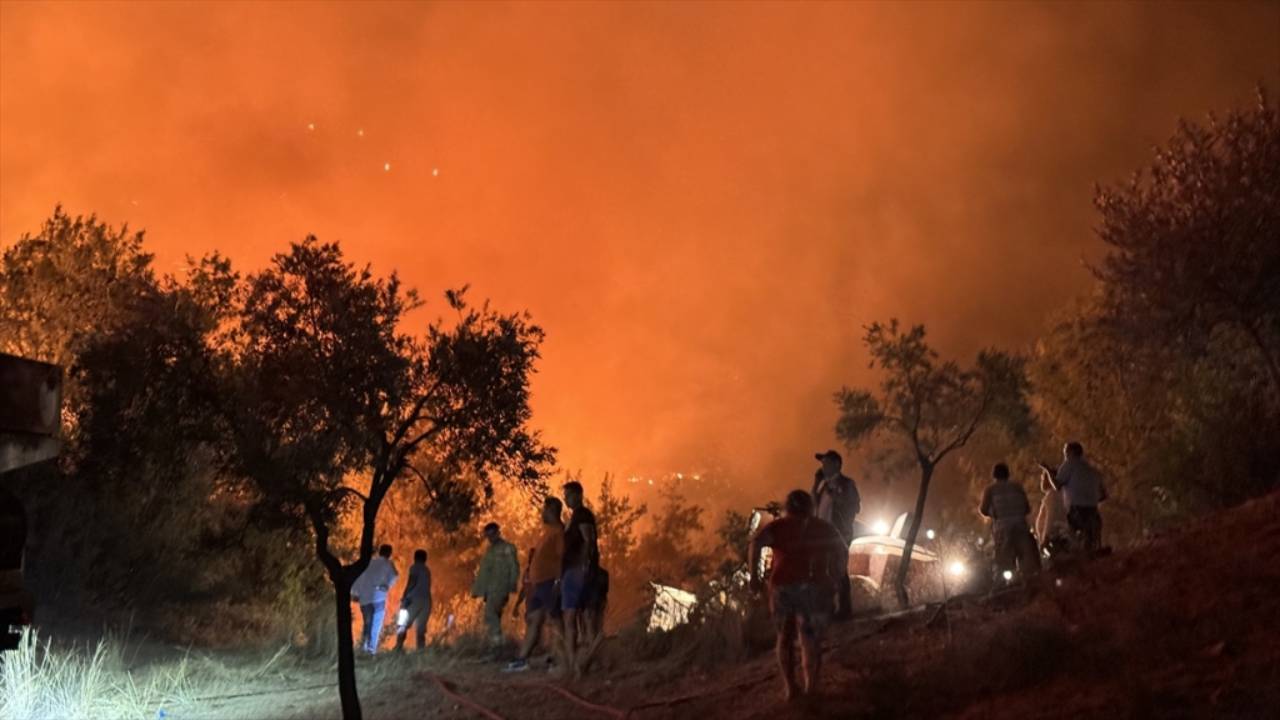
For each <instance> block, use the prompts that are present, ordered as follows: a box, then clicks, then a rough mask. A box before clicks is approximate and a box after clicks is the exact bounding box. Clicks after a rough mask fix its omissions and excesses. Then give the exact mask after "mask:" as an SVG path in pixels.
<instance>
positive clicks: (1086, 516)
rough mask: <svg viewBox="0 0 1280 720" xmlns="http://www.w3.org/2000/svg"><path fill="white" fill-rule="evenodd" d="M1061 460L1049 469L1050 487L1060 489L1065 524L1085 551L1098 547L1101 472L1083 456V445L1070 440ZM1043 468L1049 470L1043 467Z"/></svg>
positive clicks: (1102, 492) (1102, 496)
mask: <svg viewBox="0 0 1280 720" xmlns="http://www.w3.org/2000/svg"><path fill="white" fill-rule="evenodd" d="M1062 457H1063V462H1062V465H1061V466H1060V467H1058V469H1057V470H1056V471H1054V472H1053V477H1052V478H1051V479H1052V481H1053V486H1054V487H1055V488H1058V489H1059V490H1061V491H1062V494H1063V499H1064V500H1065V501H1066V506H1067V523H1068V524H1069V525H1070V526H1071V531H1072V532H1074V533H1076V534H1077V535H1078V536H1079V537H1080V538H1081V539H1082V540H1083V542H1084V547H1085V550H1087V551H1089V552H1091V553H1092V552H1096V551H1097V550H1098V549H1099V548H1101V547H1102V515H1101V514H1099V512H1098V505H1099V504H1101V503H1102V502H1103V501H1104V500H1106V499H1107V488H1106V486H1104V485H1103V484H1102V473H1100V472H1098V469H1097V468H1095V467H1094V466H1092V465H1090V464H1089V462H1088V461H1087V460H1085V459H1084V446H1083V445H1081V444H1080V443H1078V442H1075V441H1072V442H1069V443H1067V444H1066V446H1064V447H1063V448H1062ZM1046 469H1051V468H1047V467H1046Z"/></svg>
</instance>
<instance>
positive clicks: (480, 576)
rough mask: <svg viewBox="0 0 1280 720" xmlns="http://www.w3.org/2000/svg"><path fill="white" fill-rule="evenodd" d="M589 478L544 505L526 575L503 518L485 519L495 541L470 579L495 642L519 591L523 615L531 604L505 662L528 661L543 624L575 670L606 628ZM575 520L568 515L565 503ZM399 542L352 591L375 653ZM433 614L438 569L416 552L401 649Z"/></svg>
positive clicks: (523, 665)
mask: <svg viewBox="0 0 1280 720" xmlns="http://www.w3.org/2000/svg"><path fill="white" fill-rule="evenodd" d="M583 500H584V493H583V489H582V485H581V484H580V483H577V482H570V483H566V484H565V486H564V500H563V501H562V500H561V499H559V498H555V497H548V498H546V499H545V500H544V501H543V504H542V510H541V521H542V528H541V533H540V535H539V539H538V543H537V545H536V546H535V547H533V548H531V549H530V550H529V555H528V561H527V563H526V565H525V569H524V573H523V578H522V577H521V571H520V564H519V559H518V554H517V551H516V548H515V546H514V545H512V544H511V543H510V542H508V541H507V540H506V539H504V538H503V537H502V529H501V528H500V527H499V526H498V524H497V523H492V522H491V523H489V524H488V525H485V527H484V530H483V533H484V539H485V541H486V542H487V543H488V546H487V548H486V549H485V552H484V555H483V556H482V557H481V559H480V567H479V570H478V571H477V573H476V577H475V581H474V582H473V583H472V585H471V596H472V597H473V598H476V599H479V600H480V601H482V602H483V608H484V609H483V613H484V624H485V629H486V634H487V637H488V640H489V643H490V644H491V646H493V647H500V646H501V645H502V644H503V633H502V617H503V612H504V611H505V610H506V607H507V605H508V603H509V602H510V600H511V596H512V595H513V594H515V595H516V604H515V608H514V610H513V615H516V616H518V615H519V613H520V607H521V605H523V606H524V612H525V635H524V639H523V642H522V643H521V645H520V648H519V652H518V653H517V655H516V658H515V659H514V660H512V661H511V662H510V663H508V664H507V666H506V668H505V670H507V671H509V672H520V671H523V670H527V669H528V667H529V664H528V660H529V657H530V656H531V655H532V654H533V651H534V650H535V649H536V648H537V646H538V643H539V641H540V639H541V636H542V632H543V630H544V628H550V629H551V631H552V634H553V636H554V638H555V640H554V645H555V646H556V647H558V648H559V649H560V650H561V652H560V654H561V656H562V657H563V660H564V663H565V666H566V667H567V668H568V669H569V671H571V672H574V673H580V672H582V671H583V670H584V669H585V668H586V666H587V664H589V663H590V661H591V656H592V655H593V654H594V652H595V650H596V649H597V648H598V647H599V644H600V640H601V639H602V634H601V629H602V626H603V622H604V611H605V607H606V604H607V602H608V596H609V573H608V572H607V571H606V570H605V569H604V568H602V567H601V566H600V548H599V543H598V542H597V537H596V517H595V514H594V513H592V512H591V510H590V509H589V508H587V507H586V505H585V503H584V502H583ZM566 506H567V507H568V508H569V512H570V515H569V522H568V524H567V525H566V524H565V523H564V522H563V519H562V515H563V512H564V508H565V507H566ZM391 554H392V548H391V546H390V545H383V546H381V547H380V548H378V555H377V557H374V558H373V559H372V560H370V561H369V566H368V567H367V568H366V569H365V570H364V572H363V573H361V574H360V576H359V577H358V578H357V579H356V581H355V583H354V584H353V585H352V588H351V595H352V598H353V599H354V600H355V602H356V603H357V604H359V606H360V615H361V619H362V621H363V622H362V627H361V635H360V648H361V649H362V650H363V651H364V652H365V653H366V654H369V655H374V654H376V653H377V651H378V645H379V641H380V639H381V632H382V628H383V624H384V622H385V616H386V606H387V596H388V594H389V593H390V591H391V588H392V587H393V586H394V585H395V584H396V581H397V579H398V578H399V573H398V572H397V571H396V567H395V564H394V563H393V562H392V561H391ZM430 618H431V570H430V568H429V567H428V566H427V551H426V550H421V549H419V550H417V551H415V552H414V562H413V566H412V567H411V568H410V570H409V581H408V585H407V586H406V587H405V590H404V594H403V595H402V596H401V599H400V611H399V613H398V616H397V621H396V627H397V632H396V650H403V649H404V645H405V638H406V636H407V635H408V633H409V628H411V627H412V628H414V630H415V631H416V639H417V646H418V648H419V649H422V648H423V647H425V645H426V640H427V637H426V636H427V622H428V621H429V620H430Z"/></svg>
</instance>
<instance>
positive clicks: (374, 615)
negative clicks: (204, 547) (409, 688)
mask: <svg viewBox="0 0 1280 720" xmlns="http://www.w3.org/2000/svg"><path fill="white" fill-rule="evenodd" d="M398 577H400V573H398V572H396V566H395V565H394V564H392V562H391V546H390V545H383V546H382V547H380V548H378V557H375V558H373V559H372V560H370V561H369V567H367V568H365V569H364V572H362V573H360V577H358V578H356V581H355V584H353V585H352V586H351V599H353V600H355V601H356V603H357V604H358V605H359V606H360V618H361V620H362V622H363V625H362V626H361V628H360V647H361V648H362V649H363V650H364V651H365V652H366V653H369V654H370V655H374V654H377V652H378V641H379V640H381V639H382V622H383V620H384V619H385V618H386V615H387V593H388V591H390V590H391V586H393V585H395V584H396V578H398Z"/></svg>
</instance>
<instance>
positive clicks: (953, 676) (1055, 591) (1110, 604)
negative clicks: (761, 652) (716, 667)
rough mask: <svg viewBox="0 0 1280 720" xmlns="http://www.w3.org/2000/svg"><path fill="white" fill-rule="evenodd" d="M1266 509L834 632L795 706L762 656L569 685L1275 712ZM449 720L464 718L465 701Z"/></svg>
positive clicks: (826, 699)
mask: <svg viewBox="0 0 1280 720" xmlns="http://www.w3.org/2000/svg"><path fill="white" fill-rule="evenodd" d="M1278 511H1280V495H1272V496H1269V497H1266V498H1262V499H1259V500H1256V501H1254V502H1251V503H1249V504H1247V505H1244V506H1242V507H1239V508H1236V509H1234V510H1231V511H1229V512H1226V513H1223V514H1221V515H1218V516H1216V517H1213V518H1209V519H1205V520H1202V521H1199V522H1196V523H1194V524H1192V525H1190V526H1187V527H1185V528H1183V529H1182V530H1180V531H1179V532H1177V533H1176V534H1172V535H1169V536H1166V537H1163V538H1158V539H1155V540H1152V541H1150V542H1149V543H1147V544H1146V545H1145V546H1143V547H1140V548H1137V549H1134V550H1131V551H1127V552H1124V553H1119V554H1117V555H1115V556H1112V557H1107V558H1102V559H1099V560H1095V561H1092V562H1087V563H1081V564H1079V565H1077V566H1074V567H1070V568H1065V569H1062V570H1060V571H1059V572H1056V573H1054V574H1052V575H1049V576H1046V577H1044V578H1042V579H1041V581H1040V582H1039V583H1037V584H1036V585H1035V586H1034V587H1032V588H1030V589H1029V591H1028V592H1025V593H1009V594H1005V595H1003V596H1001V597H999V598H993V599H988V598H981V599H966V600H962V601H959V602H956V603H954V604H953V606H952V607H951V608H949V610H948V612H947V614H946V615H945V616H944V615H940V614H936V613H933V612H923V613H917V614H915V615H911V616H906V617H901V618H897V619H894V620H889V621H876V622H860V623H854V624H851V625H847V626H842V627H840V628H838V629H837V630H836V631H835V632H833V633H832V634H831V636H830V637H829V640H828V643H827V645H828V653H827V660H826V670H827V672H826V685H825V693H824V695H823V696H822V697H820V698H818V699H813V700H810V701H807V702H802V703H797V704H786V703H783V702H781V701H780V700H779V699H778V689H777V682H776V677H775V675H774V673H773V666H772V662H771V658H770V657H767V656H762V657H758V658H755V659H753V660H751V661H748V662H745V663H738V664H733V665H731V666H726V667H724V668H723V670H721V671H719V672H713V673H711V674H710V675H704V674H698V673H689V674H685V675H682V676H680V677H677V678H675V679H672V680H670V681H667V682H662V681H656V680H655V676H658V677H660V676H661V675H666V674H668V673H666V672H661V667H660V664H655V666H654V667H653V668H651V669H652V670H653V671H654V672H647V671H646V667H645V666H639V667H634V668H631V669H630V670H629V671H627V672H625V673H617V672H615V673H613V674H611V675H610V676H609V677H601V678H592V679H589V680H587V681H584V682H582V683H580V684H579V685H577V686H576V687H574V688H573V689H574V691H575V692H576V693H577V694H578V695H580V696H581V697H584V698H588V699H590V700H592V701H594V702H596V703H599V704H602V705H608V706H611V707H614V708H618V709H627V708H633V707H636V706H637V705H640V704H642V703H646V702H653V701H656V700H661V699H663V698H677V697H681V696H689V695H694V696H696V697H693V698H691V699H687V700H684V701H682V702H678V703H674V704H671V705H666V706H660V707H654V708H647V709H642V710H639V711H636V712H633V713H632V717H635V718H653V719H655V720H656V719H657V718H701V719H709V718H735V720H740V719H744V718H799V717H831V718H862V717H865V718H878V717H886V718H887V717H920V718H926V717H928V718H932V717H961V718H984V719H988V718H1004V717H1007V718H1082V717H1083V718H1093V717H1096V718H1146V717H1151V718H1181V717H1215V718H1216V717H1223V718H1264V717H1277V716H1280V640H1278V638H1280V634H1278V632H1277V631H1278V630H1280V513H1278ZM930 621H932V622H930ZM454 677H455V678H456V680H457V683H458V685H457V689H458V690H459V691H460V692H463V693H465V694H466V695H467V697H469V698H472V699H474V700H475V701H477V702H479V703H481V704H482V705H484V706H486V707H488V708H490V709H491V710H493V711H494V712H496V713H497V714H498V715H500V716H502V717H504V718H551V717H567V716H570V715H571V714H572V715H575V716H581V717H593V716H594V717H607V716H608V714H607V713H606V712H596V711H592V710H590V709H587V708H584V707H581V706H575V705H574V704H573V703H572V702H569V701H567V700H566V699H565V698H564V697H563V696H560V695H557V694H556V693H554V692H551V691H549V690H548V689H547V688H545V687H540V686H539V685H538V684H537V683H539V682H542V681H540V679H537V678H530V677H528V676H523V677H521V678H519V680H515V681H509V679H507V678H503V677H502V676H499V675H495V674H490V673H487V672H484V671H480V670H479V669H477V671H476V672H474V673H462V674H457V675H455V676H454ZM512 683H518V684H512ZM426 694H427V695H433V696H434V698H435V699H436V700H441V699H444V698H442V697H441V695H439V694H437V693H436V692H428V693H426ZM423 700H427V698H426V697H423ZM425 704H427V705H430V704H431V703H425ZM444 705H445V706H444V707H440V706H438V705H437V706H436V707H435V708H432V709H433V710H435V712H439V713H441V714H442V715H444V716H449V715H453V714H454V711H453V707H452V705H456V703H448V702H446V703H445V704H444ZM420 708H421V709H423V710H425V709H426V708H425V707H422V706H420ZM456 713H457V716H459V717H462V716H468V715H470V716H475V715H474V714H472V711H470V710H468V709H467V708H465V707H464V706H459V707H458V709H457V711H456Z"/></svg>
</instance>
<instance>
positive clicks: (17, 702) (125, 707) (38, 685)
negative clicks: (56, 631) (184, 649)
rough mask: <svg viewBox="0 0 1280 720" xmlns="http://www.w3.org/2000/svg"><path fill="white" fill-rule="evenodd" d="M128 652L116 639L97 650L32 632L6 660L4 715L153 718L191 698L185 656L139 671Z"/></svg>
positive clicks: (0, 669) (1, 697) (0, 675)
mask: <svg viewBox="0 0 1280 720" xmlns="http://www.w3.org/2000/svg"><path fill="white" fill-rule="evenodd" d="M126 649H127V647H126V644H125V643H123V642H120V641H118V640H115V639H111V638H108V639H104V640H100V641H99V642H98V643H97V644H96V645H93V646H80V647H76V646H71V647H65V648H62V647H56V646H54V644H53V643H52V642H51V641H50V640H47V639H46V640H45V641H44V642H43V643H42V642H41V641H40V638H39V636H38V634H37V632H36V631H34V630H29V631H28V633H27V634H25V635H24V637H23V640H22V643H21V645H20V646H19V647H18V649H17V650H14V651H12V652H9V653H7V654H5V655H4V656H3V659H2V660H0V717H4V718H9V719H11V720H37V719H41V720H42V719H44V718H50V719H54V718H57V719H63V718H65V719H66V720H74V719H78V718H122V719H123V718H145V719H146V720H153V719H154V718H156V717H162V715H161V712H162V711H163V710H164V709H165V708H166V707H170V706H172V705H175V704H178V703H181V702H183V701H184V699H185V698H187V697H189V696H190V694H191V692H192V690H193V686H192V683H191V672H190V671H191V668H190V665H189V664H188V662H187V661H186V659H185V658H184V659H182V660H180V661H179V662H177V663H174V664H167V665H165V666H163V667H157V668H155V669H153V670H150V671H147V672H134V671H131V670H129V669H128V667H127V663H126V662H125V653H126Z"/></svg>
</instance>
